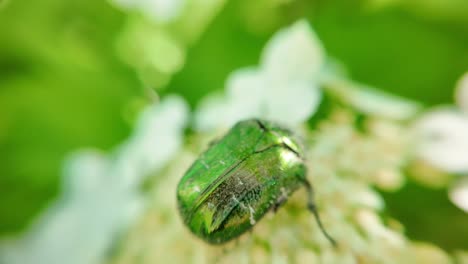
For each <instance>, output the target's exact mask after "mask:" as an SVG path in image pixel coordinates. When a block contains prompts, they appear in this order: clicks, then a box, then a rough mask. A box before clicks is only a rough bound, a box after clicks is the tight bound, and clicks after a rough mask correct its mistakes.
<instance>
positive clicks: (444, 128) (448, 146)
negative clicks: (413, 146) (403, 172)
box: [416, 75, 468, 173]
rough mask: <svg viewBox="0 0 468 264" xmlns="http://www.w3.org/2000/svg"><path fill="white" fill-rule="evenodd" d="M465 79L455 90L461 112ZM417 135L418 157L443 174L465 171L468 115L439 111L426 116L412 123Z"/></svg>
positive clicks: (465, 97) (466, 95) (467, 96)
mask: <svg viewBox="0 0 468 264" xmlns="http://www.w3.org/2000/svg"><path fill="white" fill-rule="evenodd" d="M466 76H467V75H465V77H464V78H463V79H462V81H460V85H459V87H457V93H456V96H457V98H456V99H457V100H456V101H457V102H458V103H459V106H460V108H461V109H462V110H463V109H464V108H466V102H467V101H468V92H467V90H468V88H467V85H466V83H467V80H466V78H467V77H466ZM416 131H417V134H418V136H420V138H419V139H420V145H419V148H418V154H419V156H420V157H421V158H422V159H424V160H425V161H427V162H429V163H430V164H432V165H433V166H436V167H438V168H439V169H441V170H443V171H447V172H453V173H462V172H468V113H467V112H463V111H460V110H459V109H454V108H440V109H436V110H433V111H431V112H428V113H426V114H425V115H424V116H423V117H422V118H421V119H420V120H419V121H418V122H417V124H416Z"/></svg>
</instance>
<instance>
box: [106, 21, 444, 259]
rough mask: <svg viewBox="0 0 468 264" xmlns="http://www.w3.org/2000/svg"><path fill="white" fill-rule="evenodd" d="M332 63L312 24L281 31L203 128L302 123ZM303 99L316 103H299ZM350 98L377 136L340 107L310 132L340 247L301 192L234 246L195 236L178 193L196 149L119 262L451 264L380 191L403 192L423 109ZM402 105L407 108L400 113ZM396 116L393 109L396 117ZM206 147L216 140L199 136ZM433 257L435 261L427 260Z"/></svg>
mask: <svg viewBox="0 0 468 264" xmlns="http://www.w3.org/2000/svg"><path fill="white" fill-rule="evenodd" d="M288 54H292V55H291V56H288ZM323 58H324V55H323V53H322V49H321V48H320V45H318V44H317V42H316V37H315V35H314V34H313V33H311V31H310V28H309V27H308V26H307V24H306V22H304V21H301V22H299V23H296V24H294V25H293V26H292V27H290V28H288V29H284V30H282V31H280V33H279V34H278V35H276V36H274V37H273V39H272V41H271V42H270V43H268V44H267V48H266V49H265V52H264V56H263V58H262V63H261V66H260V67H259V68H258V69H244V70H241V71H240V72H235V73H234V74H233V75H231V77H230V80H229V81H228V82H227V95H226V96H221V97H220V96H218V97H214V98H213V97H212V98H209V99H206V101H205V102H204V103H203V104H202V105H201V107H200V109H198V112H197V116H196V118H197V123H196V124H197V126H198V129H200V130H207V129H212V128H219V127H223V128H227V127H229V126H230V125H231V124H232V123H234V122H236V121H238V120H239V119H242V118H248V117H252V116H255V117H262V118H268V119H272V120H275V121H279V122H282V123H285V124H289V125H290V126H297V125H298V124H300V123H301V122H303V121H304V120H306V119H307V118H309V117H310V116H311V115H312V114H313V113H314V111H315V108H316V107H317V104H318V102H319V100H320V92H321V91H320V90H318V87H317V85H318V80H320V78H317V76H318V75H319V74H318V73H319V71H320V68H321V65H322V63H323ZM282 66H284V69H285V70H284V72H281V70H280V69H281V67H282ZM289 92H290V93H291V94H289ZM339 92H340V93H341V92H342V91H339ZM302 93H304V94H305V95H304V98H307V99H308V100H302V99H303V98H299V95H301V94H302ZM271 94H273V95H271ZM345 94H346V97H347V100H351V101H349V103H350V104H351V105H353V106H354V107H356V108H358V110H359V111H362V112H364V113H370V115H371V116H372V118H370V120H369V121H368V123H367V124H366V125H367V126H368V127H367V129H368V130H369V133H365V134H363V133H361V132H360V131H358V130H357V129H356V128H355V122H356V120H355V119H354V118H355V113H352V112H350V111H349V110H345V109H337V110H335V111H334V113H333V114H332V115H331V116H330V118H329V119H327V120H326V121H323V122H321V123H319V126H318V128H317V130H316V131H315V132H313V133H311V134H308V135H306V137H307V138H309V139H313V142H309V143H308V144H307V146H306V148H307V149H310V150H311V151H310V152H309V155H308V157H307V161H308V162H307V164H308V168H309V177H310V178H311V181H312V183H313V185H314V187H315V191H316V198H317V203H318V205H319V213H320V214H321V216H322V219H323V220H324V225H325V227H326V228H327V230H328V231H329V233H330V234H331V235H332V236H333V237H334V238H335V239H336V240H337V241H338V244H339V247H338V248H337V249H335V248H333V247H332V246H331V245H330V243H329V241H328V240H326V238H325V237H324V236H323V234H322V233H321V232H320V230H319V229H318V227H317V225H316V223H315V222H314V220H313V217H312V215H311V214H310V213H309V212H308V211H307V210H306V196H305V195H306V194H305V192H303V191H299V192H297V193H296V194H295V195H293V196H292V197H291V199H290V200H289V201H288V203H287V204H286V205H285V207H284V209H281V210H279V212H278V213H276V214H273V213H271V214H268V215H267V216H266V217H265V218H264V219H262V220H261V221H259V222H258V223H257V225H256V226H255V227H254V229H253V231H252V232H251V233H248V234H245V235H243V236H241V237H240V238H239V239H237V240H235V241H233V242H230V243H227V244H226V245H224V246H220V247H217V246H210V245H207V244H206V243H204V242H202V241H201V240H199V239H197V238H195V237H194V236H193V235H191V234H190V232H189V231H188V229H187V228H185V227H184V224H183V223H182V221H181V219H180V217H179V216H178V215H177V214H175V213H174V208H176V197H175V196H174V193H173V191H174V190H175V189H176V186H177V182H178V180H179V179H180V177H181V175H183V173H184V172H185V170H186V168H188V166H189V165H190V163H191V162H193V160H194V159H195V158H196V157H195V156H194V155H193V154H190V153H189V152H186V153H184V154H183V155H179V158H178V159H176V160H174V161H173V162H172V166H170V168H169V169H168V171H167V173H166V177H164V178H161V180H160V181H159V182H158V183H157V184H156V185H154V186H153V196H152V204H153V206H152V208H151V210H148V211H147V212H146V215H145V217H143V218H142V219H141V221H140V223H139V224H138V225H136V226H135V227H134V229H133V230H132V231H131V232H130V233H129V235H128V236H127V237H126V239H125V242H124V243H123V244H122V246H121V248H120V249H119V252H118V254H117V255H116V256H115V257H114V258H113V259H111V261H110V262H111V263H116V264H120V263H122V264H123V263H134V262H137V261H138V262H140V263H166V262H176V263H438V264H439V263H450V262H451V260H450V257H449V256H448V255H447V254H446V253H445V252H444V251H443V250H441V249H439V248H437V247H435V246H433V245H429V244H424V243H412V242H410V241H408V240H407V239H406V238H405V237H404V235H403V234H402V231H401V226H400V225H399V224H398V222H396V221H395V220H389V221H388V222H389V223H390V224H389V225H385V224H384V223H383V221H382V220H381V219H380V217H379V212H380V211H381V210H382V209H383V208H384V206H385V205H384V202H383V199H382V198H381V197H380V195H379V194H378V193H377V192H375V191H374V190H373V189H372V188H371V186H378V187H379V188H382V189H387V190H395V189H398V188H400V187H401V186H402V184H403V182H404V178H403V176H402V175H401V173H400V171H401V169H402V167H403V166H404V165H405V162H406V160H407V156H408V155H407V154H408V153H407V151H408V149H407V146H408V145H410V144H409V143H408V142H409V140H410V138H409V134H408V133H405V127H404V125H403V123H401V122H399V120H400V119H407V118H408V117H409V115H414V114H415V112H416V108H415V107H413V105H411V104H406V103H402V102H401V101H399V100H397V99H395V98H389V97H385V98H380V97H379V96H384V95H380V94H379V93H375V92H372V91H364V92H363V93H352V95H350V94H348V93H345ZM369 97H372V98H376V97H379V102H381V103H378V104H375V103H372V104H368V105H362V104H361V103H362V100H367V99H368V98H369ZM283 104H284V105H283ZM396 106H404V107H400V108H398V109H397V110H395V111H393V108H394V107H396ZM287 107H289V108H287ZM389 109H390V110H392V111H386V110H389ZM381 115H382V116H384V118H381V117H379V116H381ZM392 118H393V120H392ZM305 133H310V132H305ZM197 140H198V141H205V140H206V139H205V138H204V136H203V135H200V134H199V135H198V138H197ZM392 223H393V224H392ZM181 252H183V253H181ZM428 255H430V256H431V258H429V259H426V256H428Z"/></svg>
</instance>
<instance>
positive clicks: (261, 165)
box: [177, 119, 336, 245]
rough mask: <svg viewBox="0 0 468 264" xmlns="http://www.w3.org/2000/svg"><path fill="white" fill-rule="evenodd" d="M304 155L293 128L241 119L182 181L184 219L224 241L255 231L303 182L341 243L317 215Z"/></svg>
mask: <svg viewBox="0 0 468 264" xmlns="http://www.w3.org/2000/svg"><path fill="white" fill-rule="evenodd" d="M303 157H304V153H303V151H302V149H301V147H300V145H299V143H298V142H297V141H296V140H295V139H294V137H293V136H292V133H291V132H290V131H288V130H286V129H283V128H281V127H280V126H278V125H276V124H274V123H272V122H268V121H263V120H258V119H250V120H245V121H240V122H238V123H237V124H236V125H234V127H233V128H231V130H230V131H229V132H228V133H227V134H226V135H225V136H224V137H223V138H221V139H220V140H219V141H217V142H215V143H213V144H212V145H211V146H210V147H209V148H208V150H206V151H205V152H204V153H203V154H202V155H201V156H200V157H199V158H198V159H197V160H196V161H195V162H194V163H193V164H192V166H191V167H190V168H189V169H188V171H187V172H186V173H185V175H184V176H183V177H182V179H181V180H180V182H179V185H178V187H177V200H178V207H179V211H180V214H181V216H182V219H183V221H184V222H185V224H186V225H187V226H188V227H189V229H190V230H191V231H192V233H194V234H195V235H196V236H198V237H200V238H201V239H203V240H205V241H206V242H208V243H211V244H221V243H224V242H227V241H229V240H231V239H234V238H236V237H238V236H240V235H241V234H243V233H244V232H246V231H247V230H249V229H251V228H252V227H253V226H254V225H255V224H256V223H257V222H258V221H259V220H260V219H261V218H262V217H263V216H264V215H265V214H266V213H267V212H268V211H270V210H274V211H276V210H277V209H278V208H279V207H280V206H281V205H282V204H284V203H285V202H286V200H287V199H288V197H289V196H290V195H291V194H292V193H293V192H294V191H295V190H297V189H298V188H299V187H302V186H303V187H305V188H306V190H307V193H308V202H307V208H308V210H310V211H311V212H312V213H313V215H314V217H315V219H316V221H317V223H318V225H319V228H320V229H321V231H322V232H323V234H324V235H325V236H326V238H327V239H328V240H330V242H331V243H332V244H333V245H336V243H335V241H334V240H333V238H332V237H331V236H330V235H329V234H328V233H327V232H326V231H325V229H324V228H323V225H322V223H321V220H320V217H319V215H318V213H317V209H316V206H315V202H314V198H313V190H312V186H311V184H310V183H309V181H308V180H307V179H306V166H305V164H304V158H303Z"/></svg>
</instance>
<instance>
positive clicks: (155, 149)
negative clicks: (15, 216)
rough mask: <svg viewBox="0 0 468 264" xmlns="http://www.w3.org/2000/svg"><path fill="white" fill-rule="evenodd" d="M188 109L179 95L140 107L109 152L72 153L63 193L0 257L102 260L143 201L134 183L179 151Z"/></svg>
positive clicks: (37, 263)
mask: <svg viewBox="0 0 468 264" xmlns="http://www.w3.org/2000/svg"><path fill="white" fill-rule="evenodd" d="M187 112H188V110H187V106H186V105H185V103H184V101H183V100H182V99H180V98H178V97H168V98H166V99H165V100H163V101H162V102H161V103H159V104H156V105H153V106H151V107H148V108H147V109H145V110H144V111H143V113H142V115H141V117H140V119H139V120H138V123H137V125H136V131H135V132H134V133H133V135H132V136H131V137H130V138H129V139H128V140H127V141H125V142H124V143H123V144H122V146H121V147H119V148H118V149H117V150H116V151H115V152H114V153H112V154H111V155H105V154H103V153H101V152H98V151H95V150H84V151H79V152H76V153H75V154H73V155H72V156H71V157H70V158H69V159H68V161H67V162H66V163H65V164H66V166H65V170H64V175H63V176H64V192H63V195H62V197H60V198H59V200H58V201H57V202H55V203H54V204H53V205H52V206H51V207H50V208H48V209H47V210H46V211H45V212H44V213H43V214H42V215H41V216H40V217H39V219H38V220H37V221H36V222H35V223H34V224H33V225H32V226H31V228H30V229H29V230H27V231H26V233H25V234H24V235H23V236H22V237H20V238H19V239H17V241H13V242H12V243H7V244H5V245H3V246H2V247H0V262H2V263H12V264H15V263H18V264H19V263H21V264H28V263H34V264H41V263H44V264H62V263H68V264H75V263H76V264H84V263H86V264H88V263H90V264H93V263H101V262H102V260H103V257H104V256H105V254H106V252H107V251H108V250H109V249H110V247H111V246H112V243H113V242H114V241H115V239H116V237H117V235H119V234H120V233H121V232H122V231H124V230H125V228H126V227H127V226H128V225H129V224H130V223H131V222H133V220H134V219H135V217H137V216H138V215H139V212H140V211H141V209H142V208H143V206H144V203H143V199H142V197H141V195H140V193H139V192H138V187H139V184H141V183H142V181H143V180H144V178H145V177H146V176H148V174H150V173H152V172H155V171H157V170H160V169H161V168H162V167H163V166H165V164H167V162H168V161H169V160H171V159H173V158H174V156H175V155H176V154H177V153H178V152H179V150H180V148H181V146H182V142H183V140H182V137H183V128H184V125H185V122H186V118H187Z"/></svg>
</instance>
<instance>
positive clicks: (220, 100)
mask: <svg viewBox="0 0 468 264" xmlns="http://www.w3.org/2000/svg"><path fill="white" fill-rule="evenodd" d="M324 57H325V55H324V52H323V48H322V47H321V44H320V42H319V41H318V39H317V37H316V35H315V33H314V32H313V31H312V29H311V27H310V26H309V24H308V23H307V22H306V21H299V22H296V23H295V24H293V25H292V26H290V27H289V28H286V29H283V30H281V31H279V33H277V34H276V35H275V36H273V38H272V39H271V40H270V41H269V42H268V44H267V46H266V47H265V49H264V51H263V54H262V59H261V63H260V66H259V67H257V68H253V67H251V68H244V69H240V70H238V71H235V72H233V73H232V74H231V75H230V76H229V78H228V81H227V84H226V86H227V87H226V95H212V96H209V97H208V98H205V99H204V100H203V102H202V103H201V105H200V107H199V108H198V110H197V114H196V128H197V129H199V130H209V129H213V128H216V127H230V126H231V125H232V124H234V123H235V122H237V121H239V120H240V119H246V118H251V117H258V118H265V119H269V120H274V121H277V122H279V123H282V124H285V125H290V126H295V125H297V124H299V123H301V122H303V121H305V120H307V119H308V118H309V117H310V116H311V115H312V114H314V112H315V111H316V109H317V107H318V105H319V103H320V99H321V92H320V90H319V89H318V84H319V81H320V71H321V69H322V67H323V64H324Z"/></svg>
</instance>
